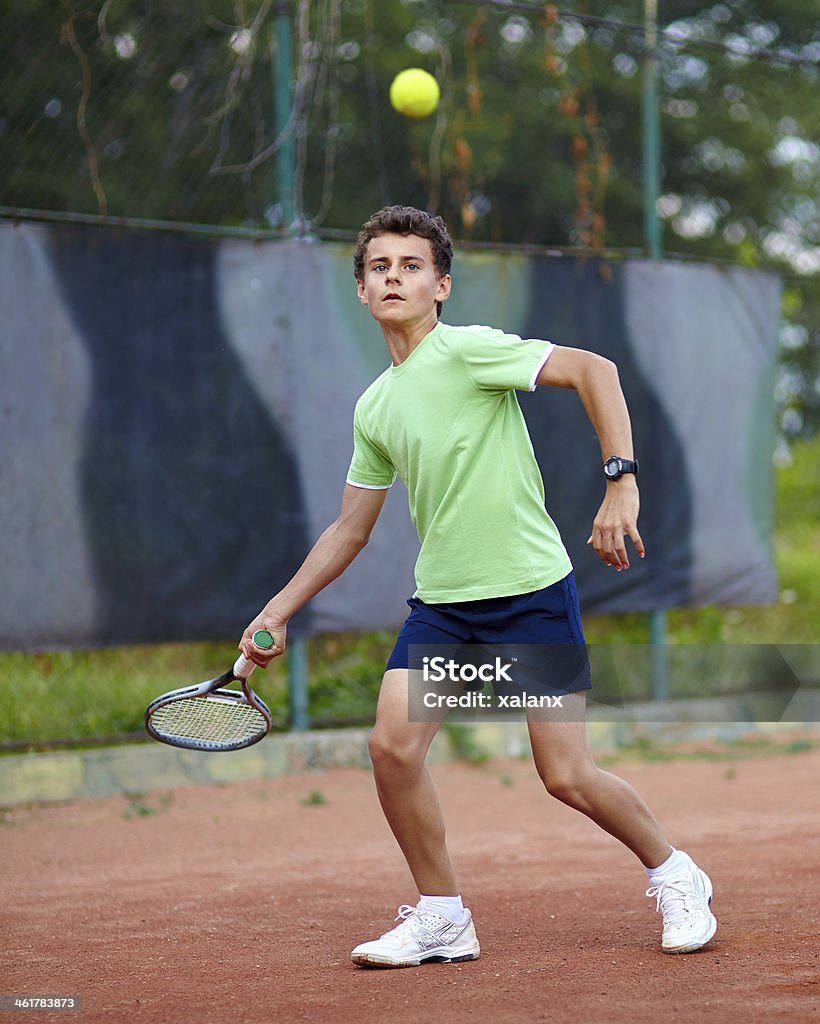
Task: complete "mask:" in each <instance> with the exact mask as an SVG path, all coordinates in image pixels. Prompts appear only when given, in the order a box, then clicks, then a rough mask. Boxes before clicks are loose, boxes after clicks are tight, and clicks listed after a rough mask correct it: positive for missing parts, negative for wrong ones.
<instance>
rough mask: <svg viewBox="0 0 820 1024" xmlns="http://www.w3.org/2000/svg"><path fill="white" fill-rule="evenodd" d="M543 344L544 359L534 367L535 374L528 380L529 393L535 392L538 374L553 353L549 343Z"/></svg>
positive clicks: (552, 345)
mask: <svg viewBox="0 0 820 1024" xmlns="http://www.w3.org/2000/svg"><path fill="white" fill-rule="evenodd" d="M544 344H545V345H546V346H547V347H546V349H545V350H544V358H543V359H542V360H541V362H540V363H539V364H538V366H536V368H535V372H534V373H533V375H532V377H531V378H530V391H535V389H536V387H537V381H538V374H539V373H540V372H541V371H542V370H543V369H544V364H545V363H546V361H547V360H548V359H549V357H550V356H551V355H552V353H553V352H554V351H555V345H554V344H553V343H552V342H551V341H547V342H544Z"/></svg>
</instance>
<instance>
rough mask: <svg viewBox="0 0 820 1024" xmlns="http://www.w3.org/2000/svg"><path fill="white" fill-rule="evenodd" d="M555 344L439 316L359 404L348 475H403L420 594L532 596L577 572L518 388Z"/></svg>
mask: <svg viewBox="0 0 820 1024" xmlns="http://www.w3.org/2000/svg"><path fill="white" fill-rule="evenodd" d="M553 347H554V346H553V345H552V344H551V343H550V342H546V341H536V340H526V341H524V340H522V339H521V338H519V337H518V336H517V335H513V334H504V333H502V332H501V331H498V330H494V329H493V328H490V327H449V326H447V325H446V324H442V323H439V324H437V325H436V326H435V327H434V328H433V330H432V331H430V333H429V334H427V335H426V336H425V337H424V338H423V339H422V341H421V342H420V344H419V345H418V346H417V347H416V348H415V349H413V351H412V352H411V353H410V355H409V356H408V358H407V359H406V360H405V361H404V362H403V363H401V364H400V365H399V366H390V367H388V369H386V370H385V371H384V373H382V374H381V376H379V377H377V378H376V380H375V381H374V382H373V383H372V384H371V385H370V387H369V388H368V389H367V391H365V393H364V394H363V395H362V396H361V398H360V399H359V401H358V402H357V403H356V411H355V414H354V418H353V435H354V437H353V439H354V451H353V460H352V462H351V464H350V470H349V472H348V476H347V480H348V483H350V484H354V485H356V486H359V487H376V488H383V487H389V486H390V485H391V484H392V483H393V481H394V480H395V478H396V474H397V473H398V475H399V476H400V477H401V479H402V480H403V481H404V484H405V486H406V487H407V491H408V494H409V497H410V515H411V516H412V519H413V522H414V523H415V525H416V529H417V530H418V534H419V539H420V540H421V551H420V553H419V557H418V561H417V562H416V586H417V588H418V589H417V590H416V596H417V597H419V598H421V599H422V600H423V601H426V602H428V603H448V602H451V601H474V600H479V599H481V598H488V597H505V596H509V595H512V594H525V593H529V592H530V591H533V590H540V589H541V588H542V587H548V586H550V585H551V584H553V583H556V582H557V581H558V580H560V579H563V578H564V576H566V575H567V573H569V572H570V570H571V569H572V564H571V562H570V560H569V556H568V555H567V552H566V550H565V548H564V545H563V544H562V542H561V538H560V536H559V534H558V530H557V528H556V526H555V524H554V523H553V521H552V519H550V517H549V515H547V512H546V509H545V508H544V485H543V481H542V479H541V472H540V470H539V468H538V464H537V462H536V460H535V454H534V452H533V449H532V442H531V441H530V437H529V433H528V432H527V427H526V423H525V421H524V416H523V413H522V412H521V408H520V406H519V404H518V399H517V398H516V395H515V389H516V388H517V389H519V390H521V391H532V390H534V389H535V379H536V377H537V376H538V372H539V370H540V369H541V367H542V366H543V365H544V363H545V362H546V360H547V358H548V357H549V354H550V352H551V351H552V349H553Z"/></svg>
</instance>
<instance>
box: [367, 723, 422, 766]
mask: <svg viewBox="0 0 820 1024" xmlns="http://www.w3.org/2000/svg"><path fill="white" fill-rule="evenodd" d="M367 749H368V751H369V753H370V760H371V761H372V762H373V768H374V769H375V770H376V771H377V772H379V771H394V772H395V771H399V772H402V773H407V772H414V771H419V770H420V769H421V767H422V765H423V764H424V755H425V751H424V750H420V749H419V748H418V747H417V745H416V744H413V743H408V742H407V741H406V740H404V741H402V739H401V738H399V737H395V736H392V735H391V734H390V733H388V732H387V731H386V730H380V729H379V728H378V727H377V728H376V729H374V730H373V733H372V734H371V736H370V740H369V742H368V744H367Z"/></svg>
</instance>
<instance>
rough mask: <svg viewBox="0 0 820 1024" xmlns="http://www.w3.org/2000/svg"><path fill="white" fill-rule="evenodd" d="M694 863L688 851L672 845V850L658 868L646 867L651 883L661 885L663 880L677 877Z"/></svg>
mask: <svg viewBox="0 0 820 1024" xmlns="http://www.w3.org/2000/svg"><path fill="white" fill-rule="evenodd" d="M691 863H692V858H691V857H690V856H689V854H688V853H684V852H683V850H676V849H675V847H674V846H673V847H672V852H671V853H670V854H669V856H668V857H667V858H666V860H665V861H664V862H663V864H659V865H658V866H657V867H656V868H646V869H645V870H646V873H647V875H648V876H649V882H650V885H660V884H661V882H663V881H665V880H667V879H669V878H675V877H677V876H679V875H681V874H683V873H684V872H685V871H686V870H687V869H688V868H689V865H690V864H691Z"/></svg>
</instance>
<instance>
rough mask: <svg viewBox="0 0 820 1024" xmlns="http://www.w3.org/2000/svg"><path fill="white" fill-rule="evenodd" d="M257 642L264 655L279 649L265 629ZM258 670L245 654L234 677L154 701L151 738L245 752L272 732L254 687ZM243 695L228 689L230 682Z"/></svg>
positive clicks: (149, 711) (149, 713) (149, 712)
mask: <svg viewBox="0 0 820 1024" xmlns="http://www.w3.org/2000/svg"><path fill="white" fill-rule="evenodd" d="M252 639H253V642H254V644H256V646H257V647H259V648H260V649H261V650H263V651H269V650H270V649H271V647H273V643H274V641H273V636H272V635H271V634H270V633H269V632H268V631H267V630H266V629H260V630H257V631H256V632H255V633H254V634H253V638H252ZM255 667H256V666H255V665H254V663H253V662H252V661H250V660H248V658H246V657H245V655H244V654H240V655H239V657H238V658H237V659H236V662H235V663H234V666H233V668H232V669H231V670H230V672H225V673H223V674H222V675H221V676H219V677H218V678H216V679H208V680H206V681H205V682H204V683H198V684H197V685H196V686H183V687H182V689H179V690H171V691H170V693H163V694H162V695H161V696H159V697H157V698H156V699H155V700H152V701H151V703H150V704H149V705H148V707H147V708H146V710H145V728H146V729H147V730H148V735H149V736H153V738H154V739H155V740H159V741H160V742H161V743H170V744H171V746H172V747H185V748H186V749H188V750H241V749H242V747H250V746H251V745H252V744H254V743H258V742H259V740H261V739H263V738H264V737H265V736H267V734H268V733H269V732H270V727H271V721H272V719H271V713H270V711H269V709H268V706H267V705H266V704H265V702H264V701H263V700H262V698H261V697H259V696H258V695H257V694H256V693H254V692H253V690H252V689H251V688H250V686H249V685H248V679H249V678H250V674H251V672H253V670H254V668H255ZM235 682H238V683H241V684H242V689H241V690H225V689H223V687H225V686H227V685H228V684H230V683H235Z"/></svg>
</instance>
